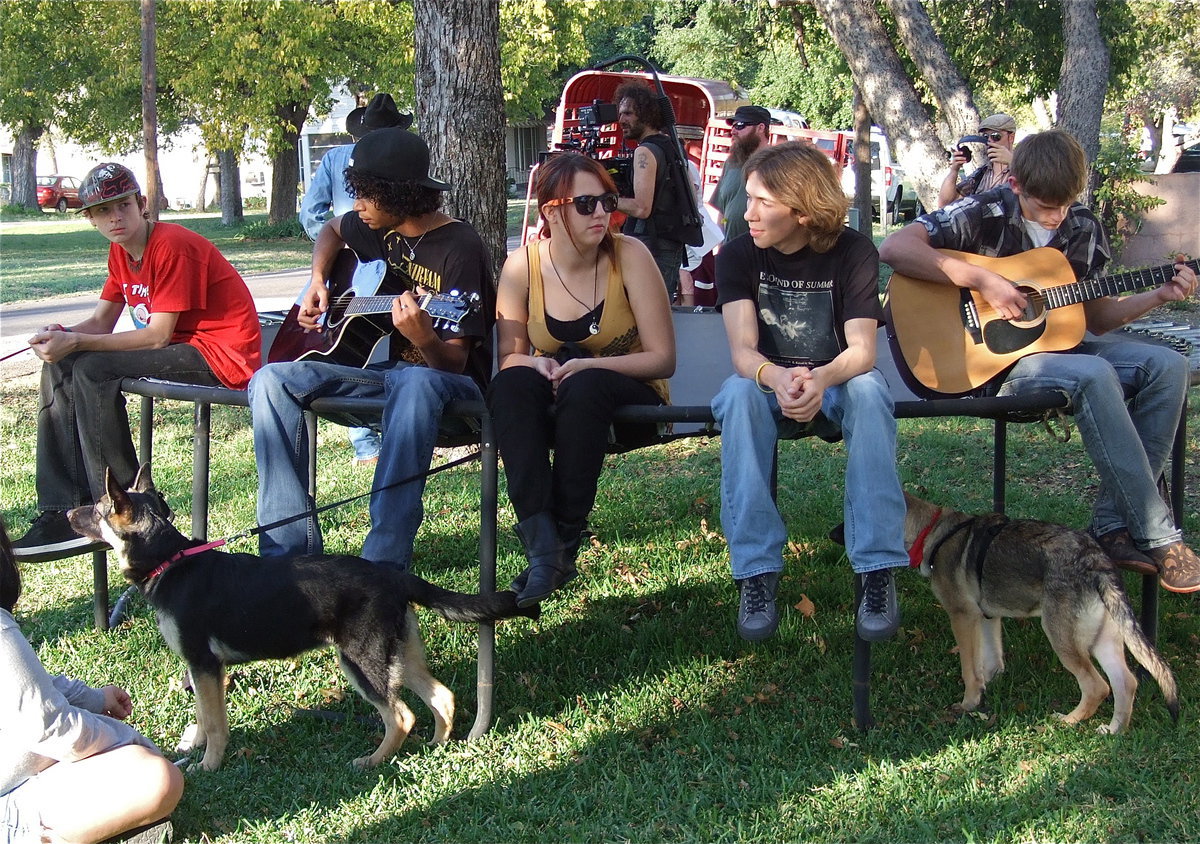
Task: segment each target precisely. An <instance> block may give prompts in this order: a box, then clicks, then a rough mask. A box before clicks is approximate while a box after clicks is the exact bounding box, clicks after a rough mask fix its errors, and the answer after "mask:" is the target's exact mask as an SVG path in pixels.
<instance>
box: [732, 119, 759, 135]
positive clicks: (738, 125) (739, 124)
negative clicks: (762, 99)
mask: <svg viewBox="0 0 1200 844" xmlns="http://www.w3.org/2000/svg"><path fill="white" fill-rule="evenodd" d="M757 125H758V124H757V123H747V122H746V121H745V120H735V121H733V122H732V123H730V124H729V128H730V129H737V130H738V131H739V132H740V131H742V130H743V129H745V128H746V127H747V126H757Z"/></svg>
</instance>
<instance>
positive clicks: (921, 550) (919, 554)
mask: <svg viewBox="0 0 1200 844" xmlns="http://www.w3.org/2000/svg"><path fill="white" fill-rule="evenodd" d="M941 517H942V508H941V507H939V508H938V509H937V510H936V511H934V514H933V518H932V519H930V520H929V524H927V525H925V527H924V528H922V530H921V532H920V533H918V534H917V538H916V539H915V540H913V544H912V548H910V549H908V564H909V566H910V567H912V568H914V569H915V568H920V567H921V561H922V560H924V559H925V540H926V539H927V538H928V537H929V531H931V530H933V526H934V525H936V524H937V521H938V519H940V518H941Z"/></svg>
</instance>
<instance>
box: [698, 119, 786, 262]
mask: <svg viewBox="0 0 1200 844" xmlns="http://www.w3.org/2000/svg"><path fill="white" fill-rule="evenodd" d="M725 122H726V123H728V124H729V137H730V138H731V143H730V145H729V157H728V158H727V159H725V166H724V167H723V168H722V170H721V180H720V181H719V182H717V188H716V190H715V191H713V195H712V203H711V204H712V206H713V208H716V209H717V210H718V211H720V212H721V226H722V227H723V228H724V229H725V242H726V243H728V242H729V241H731V240H733V239H734V238H735V237H737V236H738V235H742V234H745V233H746V232H747V231H749V229H748V228H747V226H746V218H745V215H746V179H745V177H744V176H743V175H742V165H743V164H745V163H746V159H747V158H749V157H750V156H751V155H752V154H753V153H754V152H755V150H757V149H758V148H759V147H761V146H763V145H764V144H765V143H767V138H768V135H769V133H770V126H771V112H769V111H767V110H766V109H765V108H763V107H762V106H755V105H745V106H738V109H737V111H735V112H734V113H733V117H730V118H727V119H726V120H725Z"/></svg>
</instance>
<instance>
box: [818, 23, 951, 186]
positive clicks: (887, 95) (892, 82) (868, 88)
mask: <svg viewBox="0 0 1200 844" xmlns="http://www.w3.org/2000/svg"><path fill="white" fill-rule="evenodd" d="M813 6H815V7H816V9H817V12H818V13H819V14H820V15H821V19H822V20H823V21H824V22H825V28H826V29H828V30H829V34H830V35H831V36H832V37H833V40H834V42H835V43H836V44H837V45H838V49H840V50H841V51H842V55H844V56H845V57H846V62H847V63H848V64H849V65H850V72H851V74H852V75H853V77H854V82H855V84H856V85H858V87H859V89H860V90H861V91H862V97H863V102H864V103H865V104H866V106H867V109H868V111H870V112H871V116H872V117H873V118H874V119H875V122H876V123H877V124H878V125H879V126H880V127H881V128H882V129H883V132H884V134H885V135H886V136H887V138H888V142H889V144H890V146H891V151H892V155H893V157H895V158H896V159H897V160H898V161H899V162H900V164H901V166H902V167H903V168H904V171H905V178H906V179H908V180H910V181H911V182H912V183H913V186H914V187H915V188H916V191H917V196H918V197H920V199H921V203H922V204H923V205H924V206H925V207H926V208H936V207H937V191H938V186H939V185H940V184H941V182H942V177H943V176H944V175H945V169H946V148H945V145H944V144H942V142H941V141H940V140H939V139H938V136H937V133H936V132H935V131H934V128H933V122H932V121H931V120H930V118H929V112H928V111H927V110H926V109H925V105H924V104H923V103H922V102H921V98H920V97H918V96H917V92H916V89H915V88H914V87H913V84H912V82H911V81H910V80H909V78H908V76H907V74H906V73H905V72H904V65H903V64H902V63H901V61H900V56H899V54H898V53H897V52H896V48H895V47H893V46H892V42H891V40H890V39H889V38H888V34H887V30H885V29H884V26H883V21H882V20H881V19H880V17H879V13H878V11H877V10H876V9H875V4H874V3H873V2H872V0H813Z"/></svg>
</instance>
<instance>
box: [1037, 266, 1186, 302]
mask: <svg viewBox="0 0 1200 844" xmlns="http://www.w3.org/2000/svg"><path fill="white" fill-rule="evenodd" d="M1183 263H1184V264H1185V265H1186V266H1188V267H1190V268H1191V269H1192V272H1200V261H1184V262H1183ZM1173 275H1175V265H1174V264H1163V265H1162V266H1159V267H1150V268H1149V269H1145V270H1131V271H1129V272H1124V273H1113V274H1112V275H1106V276H1101V277H1100V278H1093V279H1084V280H1083V281H1077V282H1075V283H1074V284H1064V285H1061V286H1059V287H1053V288H1049V289H1047V290H1046V291H1045V297H1046V307H1047V308H1064V307H1066V306H1068V305H1078V304H1079V303H1080V302H1087V301H1090V300H1092V299H1100V298H1102V297H1104V296H1116V295H1118V294H1121V293H1129V292H1131V291H1134V290H1142V289H1143V288H1146V287H1158V286H1160V285H1163V284H1165V283H1166V282H1168V281H1170V280H1171V276H1173Z"/></svg>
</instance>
